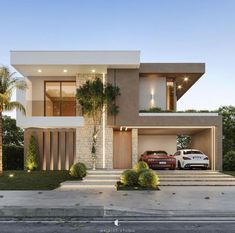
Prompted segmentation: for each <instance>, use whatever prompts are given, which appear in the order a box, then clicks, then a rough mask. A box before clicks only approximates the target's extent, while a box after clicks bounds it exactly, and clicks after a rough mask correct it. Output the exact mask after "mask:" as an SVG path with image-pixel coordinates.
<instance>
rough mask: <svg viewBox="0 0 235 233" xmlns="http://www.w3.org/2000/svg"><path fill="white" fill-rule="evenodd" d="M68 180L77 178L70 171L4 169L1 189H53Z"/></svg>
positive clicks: (0, 178) (0, 180) (0, 183)
mask: <svg viewBox="0 0 235 233" xmlns="http://www.w3.org/2000/svg"><path fill="white" fill-rule="evenodd" d="M11 174H13V177H10V175H11ZM66 180H75V179H74V178H72V177H71V176H70V175H69V172H68V171H33V172H29V173H28V172H27V171H4V173H3V176H0V190H52V189H55V188H58V187H59V185H60V183H61V182H64V181H66Z"/></svg>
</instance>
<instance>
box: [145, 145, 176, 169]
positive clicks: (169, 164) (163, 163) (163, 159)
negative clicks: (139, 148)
mask: <svg viewBox="0 0 235 233" xmlns="http://www.w3.org/2000/svg"><path fill="white" fill-rule="evenodd" d="M140 161H144V162H146V163H147V164H148V165H149V167H150V168H152V169H165V168H169V169H170V170H175V167H176V159H175V158H174V157H173V156H171V155H168V154H167V152H166V151H163V150H156V151H152V150H147V151H145V152H144V153H143V154H142V155H141V156H140Z"/></svg>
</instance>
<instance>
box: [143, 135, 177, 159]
mask: <svg viewBox="0 0 235 233" xmlns="http://www.w3.org/2000/svg"><path fill="white" fill-rule="evenodd" d="M146 150H165V151H166V152H167V153H169V154H174V153H175V152H176V135H139V137H138V154H139V156H140V155H141V154H142V153H143V152H144V151H146Z"/></svg>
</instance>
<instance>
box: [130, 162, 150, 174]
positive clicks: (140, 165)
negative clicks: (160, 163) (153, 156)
mask: <svg viewBox="0 0 235 233" xmlns="http://www.w3.org/2000/svg"><path fill="white" fill-rule="evenodd" d="M133 169H134V170H135V171H136V172H139V171H140V170H142V169H149V166H148V164H147V163H145V162H144V161H140V162H138V163H136V164H135V165H134V167H133Z"/></svg>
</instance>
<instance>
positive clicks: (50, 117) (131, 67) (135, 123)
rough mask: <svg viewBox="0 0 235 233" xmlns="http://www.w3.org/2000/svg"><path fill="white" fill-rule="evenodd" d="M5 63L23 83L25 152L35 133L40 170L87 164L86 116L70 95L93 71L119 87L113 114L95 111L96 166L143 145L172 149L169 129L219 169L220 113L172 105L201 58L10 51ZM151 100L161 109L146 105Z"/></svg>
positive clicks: (121, 160)
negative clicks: (146, 59) (152, 59)
mask: <svg viewBox="0 0 235 233" xmlns="http://www.w3.org/2000/svg"><path fill="white" fill-rule="evenodd" d="M11 64H12V66H13V67H14V68H15V69H16V70H17V71H18V72H19V73H21V74H22V75H23V77H24V79H25V81H26V82H27V84H28V89H27V90H26V91H25V92H22V91H18V92H17V100H18V101H20V102H22V103H23V104H24V105H25V108H26V116H25V115H22V114H21V113H20V112H17V125H18V126H20V127H23V128H24V138H25V153H26V152H27V148H28V143H29V138H30V135H32V134H33V135H34V136H35V137H36V138H37V142H38V145H39V154H40V166H41V169H43V170H64V169H69V168H70V166H71V165H72V164H73V163H74V162H77V161H81V162H84V163H85V164H86V165H87V166H88V167H91V133H92V127H91V121H90V120H89V119H88V118H86V117H84V116H83V115H82V111H81V109H80V107H79V106H78V104H77V103H76V98H75V94H76V88H77V87H79V86H80V85H82V84H83V83H84V82H85V81H86V80H88V79H94V78H96V77H98V78H100V79H101V80H103V82H104V83H106V82H109V83H112V84H113V85H117V86H118V87H119V88H120V92H121V95H120V96H119V97H118V98H117V100H116V102H117V105H118V106H119V114H118V115H116V116H107V114H106V113H104V114H103V118H102V122H101V125H100V132H99V135H98V141H97V167H98V168H102V169H124V168H130V167H131V166H132V165H133V164H134V163H136V162H137V161H138V158H139V156H140V155H141V153H143V152H144V151H145V150H159V149H161V150H165V151H167V152H168V153H169V154H174V153H175V152H176V149H177V148H176V145H177V135H189V136H190V137H191V147H192V148H195V149H199V150H201V151H203V152H204V153H205V154H206V155H208V157H209V161H210V169H212V170H221V169H222V119H221V116H218V114H217V113H189V112H188V113H184V112H182V113H180V112H177V101H178V100H179V99H180V98H182V97H183V95H184V94H185V93H186V92H187V91H189V89H190V88H191V87H192V86H193V84H194V83H195V82H197V81H198V80H199V78H200V77H201V76H202V75H203V74H204V72H205V64H204V63H141V62H140V52H139V51H12V52H11ZM151 108H159V109H161V110H162V111H161V112H155V113H153V112H149V109H151Z"/></svg>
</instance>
